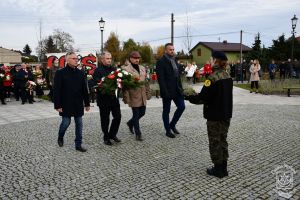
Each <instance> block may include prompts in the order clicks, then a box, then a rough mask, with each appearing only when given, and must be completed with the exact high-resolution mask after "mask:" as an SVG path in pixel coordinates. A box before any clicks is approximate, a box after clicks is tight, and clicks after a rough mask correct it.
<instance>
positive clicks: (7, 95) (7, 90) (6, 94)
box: [4, 86, 11, 98]
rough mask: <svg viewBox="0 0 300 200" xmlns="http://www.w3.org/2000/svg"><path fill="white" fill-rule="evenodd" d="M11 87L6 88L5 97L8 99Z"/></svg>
mask: <svg viewBox="0 0 300 200" xmlns="http://www.w3.org/2000/svg"><path fill="white" fill-rule="evenodd" d="M10 91H11V86H4V95H5V97H6V98H10Z"/></svg>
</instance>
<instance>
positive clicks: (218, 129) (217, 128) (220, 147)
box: [185, 51, 233, 178]
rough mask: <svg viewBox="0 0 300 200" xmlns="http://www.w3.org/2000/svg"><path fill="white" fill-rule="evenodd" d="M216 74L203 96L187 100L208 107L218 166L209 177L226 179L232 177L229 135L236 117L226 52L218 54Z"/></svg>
mask: <svg viewBox="0 0 300 200" xmlns="http://www.w3.org/2000/svg"><path fill="white" fill-rule="evenodd" d="M212 57H213V68H212V70H213V73H212V74H210V75H209V76H208V77H207V80H206V81H205V82H204V86H203V88H202V90H201V92H200V93H199V94H197V95H193V96H186V97H185V99H187V100H189V101H190V102H191V103H193V104H204V109H203V113H204V118H205V119H207V133H208V140H209V152H210V157H211V160H212V162H213V163H214V166H213V167H211V168H208V169H207V174H209V175H211V176H216V177H219V178H223V177H225V176H228V171H227V160H228V143H227V141H226V139H227V132H228V129H229V125H230V119H231V117H232V87H233V82H232V79H231V77H230V75H229V74H228V73H227V72H226V64H227V57H226V55H225V54H224V53H223V52H220V51H215V52H213V53H212Z"/></svg>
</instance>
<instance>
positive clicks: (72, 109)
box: [53, 52, 90, 152]
mask: <svg viewBox="0 0 300 200" xmlns="http://www.w3.org/2000/svg"><path fill="white" fill-rule="evenodd" d="M66 62H67V65H66V67H64V68H62V69H60V70H58V71H57V72H56V74H55V78H54V88H53V98H54V108H55V109H56V110H57V111H58V112H59V115H60V116H62V122H61V124H60V127H59V132H58V145H59V146H60V147H62V146H63V144H64V140H63V139H64V135H65V132H66V130H67V128H68V127H69V125H70V123H71V117H74V120H75V127H76V129H75V135H76V138H75V147H76V150H77V151H81V152H85V151H86V149H85V148H83V147H82V146H81V144H82V116H83V114H84V108H83V104H84V107H85V110H86V111H89V110H90V102H89V95H88V89H87V86H86V84H85V79H84V74H83V73H82V72H81V71H80V70H79V69H77V68H76V66H77V65H78V64H77V63H78V58H77V55H76V54H75V53H74V52H70V53H67V55H66Z"/></svg>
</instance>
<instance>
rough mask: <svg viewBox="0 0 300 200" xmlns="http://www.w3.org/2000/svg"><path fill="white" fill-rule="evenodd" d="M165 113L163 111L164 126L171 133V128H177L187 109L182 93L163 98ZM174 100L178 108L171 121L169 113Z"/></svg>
mask: <svg viewBox="0 0 300 200" xmlns="http://www.w3.org/2000/svg"><path fill="white" fill-rule="evenodd" d="M162 101H163V113H162V119H163V122H164V127H165V129H166V132H167V133H169V132H170V130H171V128H175V126H176V124H177V122H178V120H179V119H180V117H181V115H182V113H183V111H184V109H185V103H184V98H183V96H181V95H178V96H177V97H175V98H163V99H162ZM172 101H173V102H174V103H175V105H176V107H177V109H176V111H175V113H174V115H173V118H172V120H171V122H170V119H169V114H170V110H171V102H172Z"/></svg>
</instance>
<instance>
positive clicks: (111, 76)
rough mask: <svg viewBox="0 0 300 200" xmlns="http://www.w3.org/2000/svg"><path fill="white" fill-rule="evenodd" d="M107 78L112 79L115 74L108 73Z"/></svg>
mask: <svg viewBox="0 0 300 200" xmlns="http://www.w3.org/2000/svg"><path fill="white" fill-rule="evenodd" d="M107 78H109V79H114V78H115V75H114V74H110V75H108V76H107Z"/></svg>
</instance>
